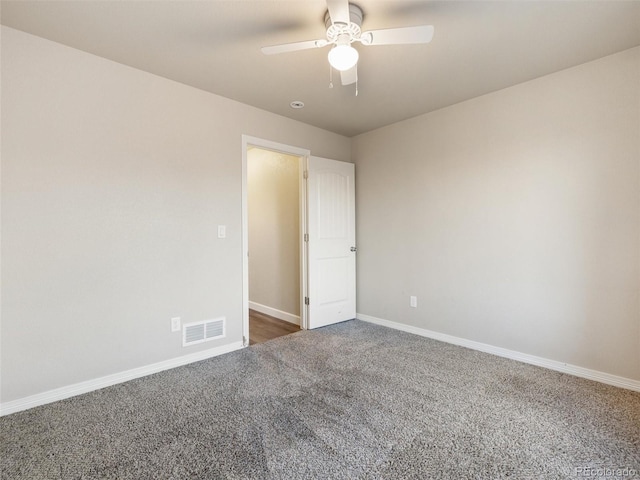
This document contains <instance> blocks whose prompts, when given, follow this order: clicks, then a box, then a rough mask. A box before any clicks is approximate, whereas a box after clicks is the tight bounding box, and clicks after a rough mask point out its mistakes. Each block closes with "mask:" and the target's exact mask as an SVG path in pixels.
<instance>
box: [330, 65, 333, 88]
mask: <svg viewBox="0 0 640 480" xmlns="http://www.w3.org/2000/svg"><path fill="white" fill-rule="evenodd" d="M329 88H333V68H331V65H329Z"/></svg>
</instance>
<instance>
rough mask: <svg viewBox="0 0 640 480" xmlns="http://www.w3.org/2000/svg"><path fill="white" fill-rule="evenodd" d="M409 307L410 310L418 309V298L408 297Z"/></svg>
mask: <svg viewBox="0 0 640 480" xmlns="http://www.w3.org/2000/svg"><path fill="white" fill-rule="evenodd" d="M409 306H410V307H411V308H418V297H414V296H411V297H409Z"/></svg>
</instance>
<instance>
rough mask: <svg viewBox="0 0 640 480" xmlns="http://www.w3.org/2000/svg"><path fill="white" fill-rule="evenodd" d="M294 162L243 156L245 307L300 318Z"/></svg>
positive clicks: (268, 155)
mask: <svg viewBox="0 0 640 480" xmlns="http://www.w3.org/2000/svg"><path fill="white" fill-rule="evenodd" d="M299 175H300V169H299V157H295V156H291V155H285V154H282V153H277V152H271V151H268V150H261V149H257V148H252V149H250V150H249V151H248V152H247V190H248V195H247V196H248V211H249V219H248V220H249V301H250V302H255V303H258V304H260V305H264V306H266V307H270V308H274V309H276V310H280V311H281V312H285V313H289V314H291V315H295V316H299V315H300V193H299V190H300V186H299V183H300V177H299Z"/></svg>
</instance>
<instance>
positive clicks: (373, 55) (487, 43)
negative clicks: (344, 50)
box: [0, 0, 640, 136]
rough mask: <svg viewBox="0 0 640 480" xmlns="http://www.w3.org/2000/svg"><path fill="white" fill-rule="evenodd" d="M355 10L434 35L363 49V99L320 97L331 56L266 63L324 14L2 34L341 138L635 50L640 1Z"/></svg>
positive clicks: (74, 25)
mask: <svg viewBox="0 0 640 480" xmlns="http://www.w3.org/2000/svg"><path fill="white" fill-rule="evenodd" d="M354 3H356V4H357V5H359V6H360V7H361V8H362V10H363V12H364V21H363V30H370V29H378V28H392V27H402V26H412V25H421V24H431V25H434V27H435V36H434V39H433V41H432V42H431V43H430V44H428V45H400V46H395V45H394V46H377V47H364V46H361V45H357V47H356V48H358V50H359V51H360V62H359V79H360V81H359V95H358V96H357V97H356V96H355V95H354V93H355V88H354V86H353V85H351V86H347V87H343V86H341V85H340V81H339V75H334V84H335V87H334V88H333V89H329V88H328V85H329V65H328V63H327V59H326V55H327V52H328V47H327V48H324V49H314V50H306V51H300V52H293V53H288V54H282V55H276V56H265V55H263V54H262V53H261V52H260V47H261V46H264V45H273V44H280V43H287V42H295V41H301V40H313V39H318V38H324V35H325V29H324V22H323V17H324V13H325V10H326V4H325V1H324V0H297V1H292V0H289V1H283V0H255V1H251V0H235V1H220V0H216V1H182V0H174V1H129V0H120V1H115V0H113V1H90V0H89V1H51V0H49V1H26V0H18V1H15V0H14V1H3V2H2V7H1V10H0V13H1V19H2V23H3V24H4V25H7V26H10V27H13V28H16V29H19V30H23V31H25V32H29V33H32V34H34V35H38V36H41V37H44V38H47V39H50V40H53V41H56V42H60V43H63V44H65V45H69V46H72V47H75V48H78V49H80V50H84V51H87V52H90V53H93V54H95V55H99V56H101V57H105V58H108V59H111V60H114V61H116V62H120V63H123V64H126V65H130V66H132V67H136V68H139V69H141V70H145V71H148V72H151V73H154V74H157V75H160V76H163V77H166V78H170V79H173V80H176V81H178V82H182V83H185V84H187V85H191V86H194V87H197V88H200V89H203V90H207V91H209V92H213V93H216V94H219V95H222V96H225V97H228V98H232V99H235V100H238V101H240V102H243V103H247V104H249V105H254V106H256V107H259V108H262V109H265V110H268V111H271V112H274V113H277V114H281V115H284V116H287V117H291V118H294V119H298V120H301V121H303V122H305V123H309V124H312V125H316V126H318V127H321V128H324V129H327V130H331V131H334V132H337V133H341V134H343V135H346V136H353V135H357V134H359V133H362V132H365V131H369V130H372V129H375V128H378V127H381V126H384V125H387V124H390V123H393V122H397V121H399V120H403V119H406V118H410V117H413V116H416V115H420V114H422V113H426V112H429V111H433V110H436V109H439V108H442V107H445V106H447V105H451V104H454V103H457V102H460V101H463V100H467V99H469V98H473V97H476V96H478V95H482V94H485V93H488V92H492V91H495V90H499V89H502V88H505V87H508V86H511V85H514V84H517V83H521V82H524V81H527V80H531V79H533V78H536V77H540V76H542V75H546V74H548V73H552V72H555V71H558V70H561V69H564V68H568V67H571V66H574V65H578V64H581V63H584V62H587V61H590V60H594V59H596V58H600V57H603V56H605V55H609V54H612V53H615V52H618V51H622V50H625V49H628V48H631V47H634V46H638V45H640V1H615V0H600V1H597V0H596V1H593V0H592V1H586V2H583V1H522V0H518V1H515V0H514V1H468V2H462V1H417V0H393V1H377V0H356V1H355V2H354ZM293 100H301V101H303V102H304V103H305V105H306V107H305V108H304V109H302V110H293V109H291V108H290V107H289V104H290V102H291V101H293Z"/></svg>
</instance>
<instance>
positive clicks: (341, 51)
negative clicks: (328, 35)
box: [329, 45, 359, 72]
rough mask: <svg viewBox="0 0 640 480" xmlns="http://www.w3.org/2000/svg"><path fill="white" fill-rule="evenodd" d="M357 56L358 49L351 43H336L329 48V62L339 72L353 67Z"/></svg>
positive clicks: (356, 61)
mask: <svg viewBox="0 0 640 480" xmlns="http://www.w3.org/2000/svg"><path fill="white" fill-rule="evenodd" d="M358 58H359V55H358V51H357V50H356V49H355V48H353V47H352V46H351V45H336V46H335V47H333V48H332V49H331V50H329V63H330V64H331V66H332V67H333V68H335V69H336V70H340V71H341V72H343V71H345V70H349V69H351V68H353V67H355V65H356V63H358Z"/></svg>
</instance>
